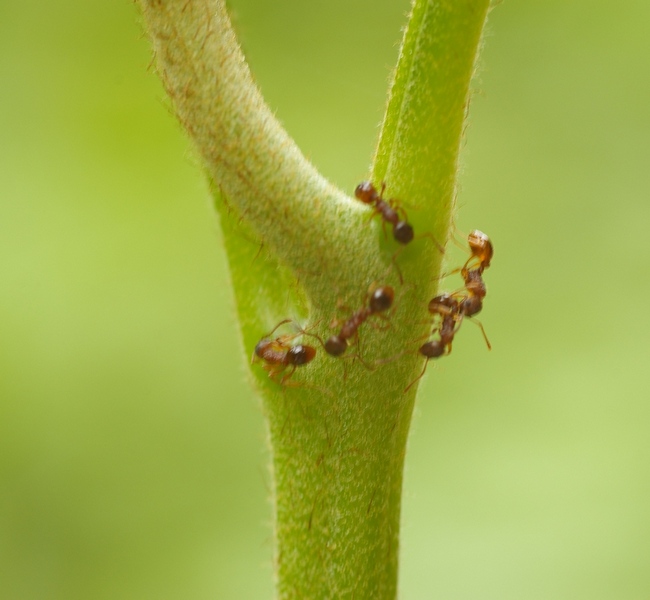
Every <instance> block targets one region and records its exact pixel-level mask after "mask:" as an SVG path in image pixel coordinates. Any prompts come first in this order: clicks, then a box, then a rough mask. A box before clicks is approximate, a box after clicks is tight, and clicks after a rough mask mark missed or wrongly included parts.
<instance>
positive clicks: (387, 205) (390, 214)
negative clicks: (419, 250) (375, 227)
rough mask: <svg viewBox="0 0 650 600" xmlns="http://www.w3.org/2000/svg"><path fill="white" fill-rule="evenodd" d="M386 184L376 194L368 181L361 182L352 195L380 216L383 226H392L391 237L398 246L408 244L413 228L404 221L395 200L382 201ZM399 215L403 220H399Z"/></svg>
mask: <svg viewBox="0 0 650 600" xmlns="http://www.w3.org/2000/svg"><path fill="white" fill-rule="evenodd" d="M385 189H386V184H385V183H382V184H381V192H380V193H378V192H377V189H376V188H375V186H374V185H372V183H370V182H369V181H363V182H361V183H360V184H359V185H358V186H357V187H356V189H355V190H354V195H355V196H356V198H357V199H358V200H361V202H363V203H364V204H369V205H371V206H373V207H374V210H375V212H376V213H377V214H379V215H381V218H382V219H383V222H384V224H385V223H390V224H391V225H392V226H393V237H394V238H395V240H396V241H398V242H399V243H400V244H408V243H409V242H410V241H411V240H412V239H413V227H411V225H410V224H409V223H408V222H407V220H406V213H405V212H404V209H403V208H401V207H400V206H398V204H397V202H396V201H395V200H388V201H386V200H384V199H383V198H382V196H383V194H384V190H385ZM400 213H401V214H402V216H403V217H404V219H400Z"/></svg>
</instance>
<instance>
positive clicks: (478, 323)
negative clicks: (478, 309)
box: [450, 317, 492, 351]
mask: <svg viewBox="0 0 650 600" xmlns="http://www.w3.org/2000/svg"><path fill="white" fill-rule="evenodd" d="M469 320H470V321H471V322H472V323H475V324H476V325H478V326H479V327H480V328H481V333H482V334H483V339H484V340H485V343H486V344H487V347H488V350H492V344H490V340H488V337H487V335H486V333H485V329H483V323H481V322H480V321H479V320H478V319H473V318H471V317H470V318H469ZM450 351H451V350H450Z"/></svg>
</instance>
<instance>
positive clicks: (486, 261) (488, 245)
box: [467, 229, 494, 269]
mask: <svg viewBox="0 0 650 600" xmlns="http://www.w3.org/2000/svg"><path fill="white" fill-rule="evenodd" d="M467 243H468V244H469V249H470V250H471V251H472V255H473V256H478V257H479V258H480V259H481V267H482V268H483V269H485V268H487V267H489V266H490V260H492V256H493V255H494V248H493V247H492V242H491V241H490V238H489V237H488V236H487V235H486V234H485V233H483V232H482V231H479V230H478V229H475V230H474V231H471V232H470V234H469V235H468V236H467Z"/></svg>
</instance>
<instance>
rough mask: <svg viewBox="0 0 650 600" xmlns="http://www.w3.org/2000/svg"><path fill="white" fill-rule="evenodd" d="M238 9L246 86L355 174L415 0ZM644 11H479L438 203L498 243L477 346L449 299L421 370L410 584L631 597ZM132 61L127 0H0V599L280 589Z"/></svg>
mask: <svg viewBox="0 0 650 600" xmlns="http://www.w3.org/2000/svg"><path fill="white" fill-rule="evenodd" d="M232 5H233V10H234V13H235V21H236V26H237V28H238V31H239V32H240V35H241V40H242V43H243V45H244V48H245V51H246V52H247V55H248V56H249V58H250V62H251V65H252V69H253V72H254V74H255V77H256V79H257V80H258V82H259V83H260V86H261V88H262V91H263V93H264V94H265V96H266V98H267V99H268V101H269V103H270V105H271V106H272V107H273V108H274V109H275V110H277V113H278V115H279V117H280V118H281V120H282V121H283V123H284V124H285V125H286V127H287V129H288V130H289V132H290V133H291V134H292V135H293V136H294V137H295V138H296V140H297V141H298V143H299V144H300V145H301V147H302V148H303V150H304V151H305V153H306V154H307V155H308V156H309V157H311V158H312V160H313V161H314V163H315V164H316V165H317V167H318V168H319V169H321V170H322V172H323V173H324V174H325V175H326V176H328V177H330V178H331V179H332V180H333V181H335V182H336V183H338V184H339V185H340V186H341V187H343V188H344V189H348V190H352V189H353V187H354V185H355V184H356V183H357V182H358V181H359V180H360V179H361V178H363V177H364V175H365V174H366V172H367V168H368V165H369V163H370V159H371V155H372V150H373V147H374V143H375V139H376V135H377V130H376V125H377V123H378V122H379V120H380V118H381V116H382V111H383V106H384V102H385V94H386V82H387V80H388V77H389V74H390V69H391V68H392V65H394V63H395V59H396V56H397V44H398V42H399V39H400V27H401V26H402V25H403V24H404V22H405V19H404V14H405V13H406V11H407V9H408V2H407V1H406V0H400V2H392V3H388V2H383V3H376V2H371V0H358V1H355V2H344V1H343V0H335V1H332V2H328V3H304V2H296V1H295V0H291V1H286V2H281V3H276V2H270V1H268V0H237V1H236V2H232ZM649 20H650V5H648V3H645V2H640V1H633V0H627V1H625V2H623V3H620V4H618V5H616V7H615V8H614V7H613V6H612V5H611V4H606V3H604V2H600V3H587V2H586V1H585V0H579V1H577V2H573V3H570V4H567V3H561V2H557V1H554V2H546V3H516V2H505V3H503V4H501V5H499V6H498V7H497V8H496V9H495V11H494V12H493V13H492V15H491V18H490V22H489V26H488V35H487V38H486V46H485V50H484V52H483V54H482V58H481V61H480V68H479V74H478V77H477V79H476V81H475V84H474V88H475V91H476V93H475V95H474V97H473V100H472V105H471V119H470V126H469V128H468V133H467V139H466V142H465V147H464V152H463V161H462V162H463V169H462V176H461V189H460V193H459V205H460V207H461V209H460V211H459V214H458V227H459V230H460V231H467V230H468V229H471V228H474V227H478V228H480V229H482V230H484V231H486V232H487V233H489V234H490V236H491V237H492V238H493V240H494V243H495V260H494V262H493V266H492V267H491V268H490V270H489V272H487V273H486V281H487V284H488V286H489V296H488V298H487V302H486V306H485V309H484V311H483V315H482V321H483V323H484V325H485V327H486V330H487V332H488V335H489V336H490V340H491V342H492V345H493V350H492V352H488V351H487V350H486V348H485V346H484V344H483V341H482V339H481V336H480V332H479V331H478V328H475V327H473V326H472V325H471V324H470V323H467V324H465V325H464V326H463V328H462V331H461V332H460V334H459V335H458V337H457V341H456V344H455V345H454V352H453V354H452V356H450V357H448V358H444V359H442V360H440V361H438V362H437V363H436V364H435V365H430V367H429V374H428V376H427V379H426V381H425V383H424V385H423V388H422V393H421V397H420V399H419V401H418V408H417V411H416V417H415V421H414V428H413V435H412V438H411V443H410V453H409V455H408V457H407V475H406V491H405V501H404V508H403V547H402V561H401V562H402V567H401V584H400V585H401V590H402V593H401V596H402V597H403V598H407V599H420V598H421V599H423V600H424V599H429V598H453V599H458V600H461V599H468V600H469V599H472V600H473V599H475V598H481V599H482V600H485V599H492V598H494V599H495V600H496V599H499V600H504V599H513V600H515V599H521V598H526V599H527V600H534V599H538V598H539V599H548V598H553V599H567V600H568V599H572V600H574V599H578V598H584V599H589V600H598V599H603V600H605V599H608V600H611V599H614V598H615V599H617V600H619V599H628V598H629V599H636V598H647V597H650V572H649V571H648V564H649V563H650V542H649V541H648V540H650V511H649V509H648V507H649V506H650V473H649V471H650V445H649V443H648V428H649V424H650V405H649V403H648V398H649V396H650V377H649V376H648V369H647V367H645V366H644V364H645V361H646V360H648V357H649V352H648V341H647V340H648V333H649V332H650V326H649V325H650V324H649V320H650V316H648V314H647V311H645V310H642V311H640V312H639V310H636V309H635V310H632V309H630V308H629V306H628V302H630V301H631V300H630V299H632V300H633V299H634V298H635V297H640V298H644V297H645V295H646V292H647V291H648V287H649V286H650V277H648V268H649V266H650V246H649V245H648V244H647V243H645V237H646V232H647V229H648V228H647V223H648V221H649V217H650V214H649V213H650V204H648V202H647V193H648V189H649V188H650V172H649V171H648V170H647V164H646V163H647V157H648V144H649V142H648V140H649V139H650V113H649V112H648V108H647V107H648V104H649V100H650V78H649V77H648V71H649V69H650V67H649V61H648V56H650V52H649V50H650V43H649V42H648V38H647V31H646V30H647V23H648V22H649ZM149 60H150V50H149V46H148V43H147V41H146V39H144V38H143V37H142V34H141V28H140V25H139V19H138V16H137V11H136V9H135V7H134V6H133V5H132V4H130V3H123V4H112V3H106V4H102V3H83V2H79V1H73V0H63V1H61V2H56V3H43V2H35V1H34V0H27V1H25V2H21V3H8V2H6V3H2V4H1V5H0V90H2V93H0V135H1V136H2V144H0V279H1V281H2V292H1V293H0V334H1V336H2V342H3V343H2V345H1V346H0V598H2V599H5V598H7V599H10V600H24V599H36V598H48V599H54V600H56V599H61V600H63V599H65V600H71V599H84V600H85V599H88V598H93V599H98V600H101V599H104V598H106V599H108V598H111V599H113V598H120V599H130V598H133V599H138V600H142V599H146V598H156V599H158V598H170V599H171V598H179V599H180V598H182V599H186V598H192V599H200V598H205V599H208V598H270V597H272V570H271V551H272V548H271V541H270V540H271V530H270V526H269V522H270V519H271V509H270V505H269V503H268V475H267V471H266V463H267V458H266V456H265V455H264V437H265V432H264V424H263V419H262V416H261V413H260V410H259V407H258V403H257V400H256V399H255V397H254V395H253V393H252V392H251V390H250V388H249V387H248V384H247V378H246V376H245V367H244V364H245V356H246V355H248V354H249V352H250V349H246V350H245V351H243V350H242V348H241V344H240V342H239V339H238V336H237V331H236V327H235V323H234V311H233V307H232V297H231V294H230V290H229V288H228V275H227V271H226V266H225V264H224V259H223V253H222V249H221V243H220V236H219V233H218V227H217V224H216V218H215V217H214V215H213V212H212V209H211V207H210V205H209V199H208V191H207V185H206V182H205V180H204V177H203V175H202V172H201V169H200V167H199V165H198V164H197V161H196V159H195V158H194V156H193V154H192V152H191V150H190V149H189V146H188V142H187V140H186V137H185V135H184V134H183V132H182V131H181V130H180V127H179V126H178V125H177V124H176V122H175V120H174V119H173V117H172V116H171V115H170V114H169V108H168V102H167V100H166V99H165V96H164V93H163V91H162V88H161V86H160V84H159V82H158V80H157V78H156V76H155V74H154V73H153V72H152V71H151V69H148V64H149ZM463 259H464V255H463V253H462V252H461V251H460V250H457V249H455V248H454V249H452V250H451V251H450V257H449V264H450V265H451V266H455V264H458V263H459V262H460V261H462V260H463ZM456 277H457V276H456ZM457 284H458V281H456V280H453V279H452V280H451V281H449V282H447V283H446V284H445V285H447V286H448V287H450V288H453V287H456V285H457ZM639 286H640V287H639ZM635 305H636V302H633V303H632V307H633V308H634V306H635ZM623 317H626V318H625V319H623Z"/></svg>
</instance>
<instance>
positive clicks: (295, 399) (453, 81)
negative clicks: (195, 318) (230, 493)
mask: <svg viewBox="0 0 650 600" xmlns="http://www.w3.org/2000/svg"><path fill="white" fill-rule="evenodd" d="M139 3H140V5H141V8H142V12H143V15H144V19H145V22H146V25H147V28H148V30H149V34H150V36H151V38H152V42H153V47H154V50H155V52H156V58H157V67H158V71H159V72H160V75H161V78H162V80H163V82H164V85H165V88H166V89H167V91H168V93H169V95H170V97H171V99H172V102H173V105H174V109H175V111H176V113H177V115H178V117H179V119H180V121H181V123H183V125H184V126H185V128H186V129H187V131H188V133H189V134H190V136H191V138H192V140H193V142H194V144H195V145H196V148H197V150H198V152H199V153H200V154H201V156H202V158H203V160H204V163H205V167H206V170H207V171H208V176H209V178H210V180H211V181H212V182H213V193H214V196H215V199H216V206H217V209H218V211H219V213H220V216H221V223H222V227H223V231H224V240H225V244H226V250H227V253H228V258H229V263H230V269H231V277H232V283H233V287H234V290H235V296H236V299H237V310H238V315H239V319H240V324H241V328H242V334H243V340H244V347H245V348H246V349H247V350H248V352H247V353H249V352H250V351H251V350H252V348H253V347H254V346H255V343H256V342H257V341H258V340H259V339H260V337H261V336H262V335H263V334H264V333H265V332H268V331H270V330H271V329H272V328H273V327H274V326H275V324H276V323H278V322H279V321H280V320H282V319H285V318H287V317H291V318H295V319H299V320H300V321H301V324H302V326H303V327H311V328H312V329H310V333H316V334H318V335H319V336H320V338H321V340H322V339H323V338H325V337H327V336H329V335H330V333H331V331H330V330H329V329H328V324H329V323H330V322H331V321H332V319H333V318H334V317H337V318H339V319H345V318H346V317H347V316H349V315H350V314H351V312H352V311H355V310H358V309H359V308H361V307H362V306H364V305H365V304H366V303H367V294H368V289H369V288H370V287H372V286H373V285H374V286H377V285H380V284H381V285H387V284H390V285H392V286H393V287H394V288H395V290H396V299H395V304H394V308H393V311H392V313H391V315H390V320H389V321H388V322H386V321H382V320H381V319H378V318H376V316H375V317H374V318H373V320H374V325H375V327H373V326H372V325H373V323H367V324H364V326H363V329H362V331H361V333H360V335H359V339H358V341H357V345H356V347H353V348H350V349H349V350H348V351H347V358H338V359H336V358H333V357H330V356H328V355H327V354H326V353H325V352H323V351H322V348H321V347H320V344H319V343H317V342H316V341H314V339H313V338H309V337H308V336H303V343H314V345H315V347H316V348H317V350H318V356H317V359H316V360H314V361H313V363H310V364H309V365H307V366H305V367H301V368H300V369H298V370H297V371H296V373H295V374H294V375H293V377H292V379H291V380H289V381H288V382H286V384H285V385H279V380H271V379H269V378H268V377H267V376H266V373H265V372H264V371H263V370H262V369H260V368H257V367H254V374H255V378H256V382H257V386H258V388H259V389H260V391H261V394H262V397H263V401H264V412H265V415H266V417H267V423H268V427H269V437H270V445H271V452H272V466H273V490H274V506H275V548H276V561H275V562H276V577H277V589H278V596H279V597H280V598H310V599H311V598H314V599H315V598H319V599H320V598H378V599H386V600H390V599H392V598H395V596H396V593H397V562H398V560H397V557H398V547H399V519H400V503H401V493H402V473H403V465H404V455H405V448H406V440H407V435H408V429H409V424H410V420H411V413H412V410H413V403H414V398H415V390H416V387H417V386H413V387H412V388H411V389H410V390H409V392H408V393H405V392H404V390H405V388H406V386H407V385H408V384H409V383H410V382H412V381H413V380H414V379H415V378H416V377H417V376H418V374H419V373H420V371H421V369H422V359H421V357H419V356H418V355H417V343H415V342H414V340H416V339H417V338H418V337H419V336H421V335H422V334H426V332H427V327H426V325H423V324H421V321H422V320H423V319H425V318H426V315H427V312H426V309H425V308H423V307H426V302H427V300H428V298H430V297H431V295H432V294H433V293H434V292H435V289H436V287H437V283H436V282H437V275H438V272H439V269H440V262H441V258H442V256H441V253H440V251H439V243H438V240H439V241H444V240H446V239H447V236H448V230H449V224H450V219H451V213H452V205H453V198H454V190H455V178H456V170H457V160H458V151H459V147H460V140H461V134H462V126H463V122H464V117H465V112H466V107H467V99H468V95H469V82H470V79H471V76H472V72H473V68H474V61H475V58H476V53H477V49H478V46H479V40H480V35H481V31H482V27H483V24H484V21H485V17H486V14H487V8H488V1H487V0H446V1H435V2H434V1H433V0H416V1H415V2H414V5H413V11H412V15H411V18H410V22H409V26H408V28H407V30H406V33H405V37H404V42H403V45H402V51H401V54H400V59H399V64H398V66H397V69H396V76H395V81H394V84H393V86H392V89H391V96H390V100H389V103H388V107H387V113H386V118H385V120H384V124H383V127H382V132H381V136H380V141H379V145H378V149H377V154H376V159H375V164H374V167H373V172H372V180H373V182H374V183H375V184H376V185H379V184H380V183H381V182H382V181H385V182H386V184H387V193H388V194H389V195H391V196H394V195H397V196H399V197H400V198H403V199H407V200H408V204H409V206H411V205H412V206H414V208H416V209H417V210H413V211H411V209H410V208H409V216H410V217H411V219H410V220H411V221H412V223H413V224H414V225H415V226H416V232H427V233H428V234H429V235H430V236H431V237H430V238H426V237H425V238H423V239H416V240H414V241H413V242H412V243H411V244H410V245H409V246H408V247H407V249H406V250H405V251H404V252H403V253H401V254H399V256H398V257H397V258H395V257H394V254H395V250H396V244H395V242H394V241H393V240H388V239H385V237H384V236H383V234H382V228H381V226H380V224H379V223H377V220H376V219H374V220H373V221H372V222H370V223H368V221H367V210H368V209H367V207H365V206H363V205H362V204H361V203H360V202H358V201H356V200H353V199H350V198H348V197H346V196H345V194H343V193H342V192H340V191H339V190H336V189H335V188H334V187H333V186H331V185H330V184H329V183H328V182H327V181H326V180H325V179H324V178H323V177H321V176H320V175H319V174H318V173H317V172H316V171H315V170H314V168H313V167H312V166H311V165H310V164H309V163H308V161H306V160H305V158H304V157H303V156H302V154H301V153H300V151H299V150H298V148H297V147H296V146H295V144H294V142H293V141H292V140H291V139H290V138H289V136H288V135H287V134H286V132H285V131H284V130H283V129H282V128H281V126H280V125H279V124H278V123H277V121H276V120H275V118H274V117H273V115H272V113H271V111H270V110H269V109H268V107H267V106H266V105H265V104H264V101H263V99H262V98H261V95H260V94H259V91H258V90H257V88H256V87H255V86H254V84H253V81H252V78H251V76H250V73H249V70H248V66H247V65H246V62H245V60H244V58H243V55H242V53H241V50H240V48H239V46H238V44H237V42H236V39H235V35H234V33H233V31H232V27H231V25H230V21H229V19H228V15H227V12H226V9H225V5H224V3H223V0H201V1H198V0H197V1H191V0H139ZM432 238H433V240H435V241H433V240H432ZM251 240H253V241H251ZM395 261H398V262H399V267H400V272H403V276H404V281H405V283H404V284H403V285H402V284H401V282H400V279H401V276H400V273H399V272H398V271H397V269H396V267H395V264H394V263H395ZM341 304H344V305H346V306H347V307H348V308H347V309H345V310H341V308H340V305H341ZM304 319H307V321H308V322H302V321H303V320H304ZM369 321H370V319H369ZM308 340H312V342H308ZM361 355H362V356H363V362H364V363H366V364H374V365H375V366H376V368H374V369H372V370H369V369H367V368H366V367H365V366H364V364H362V360H360V357H361ZM355 356H357V359H355V358H354V357H355Z"/></svg>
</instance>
